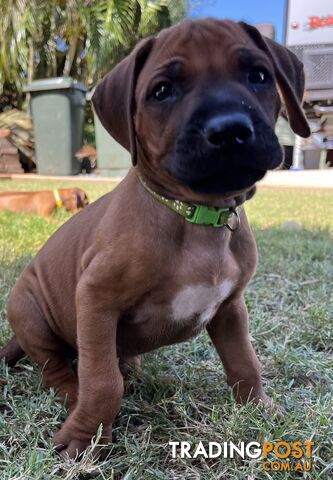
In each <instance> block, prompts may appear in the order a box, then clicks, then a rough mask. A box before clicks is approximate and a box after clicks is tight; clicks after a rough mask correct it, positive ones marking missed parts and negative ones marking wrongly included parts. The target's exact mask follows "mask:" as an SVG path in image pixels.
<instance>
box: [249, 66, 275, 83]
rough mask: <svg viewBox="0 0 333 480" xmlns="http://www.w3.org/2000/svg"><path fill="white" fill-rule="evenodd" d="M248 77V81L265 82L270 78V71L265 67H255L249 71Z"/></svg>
mask: <svg viewBox="0 0 333 480" xmlns="http://www.w3.org/2000/svg"><path fill="white" fill-rule="evenodd" d="M248 79H249V82H250V83H259V84H263V83H267V82H268V80H269V79H270V73H269V71H268V70H267V69H266V68H265V67H255V68H252V70H251V71H250V72H249V76H248Z"/></svg>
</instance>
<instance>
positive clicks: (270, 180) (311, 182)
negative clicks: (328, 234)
mask: <svg viewBox="0 0 333 480" xmlns="http://www.w3.org/2000/svg"><path fill="white" fill-rule="evenodd" d="M1 178H13V179H18V180H61V181H63V180H69V181H71V182H73V180H77V181H80V182H81V181H84V182H89V181H90V182H117V183H118V182H119V181H120V180H121V178H112V177H99V176H98V175H75V176H63V177H60V176H55V177H52V176H46V175H37V174H34V173H30V174H12V175H6V174H0V179H1ZM258 187H265V188H266V187H273V188H274V187H277V188H324V189H327V188H329V189H333V168H328V169H322V170H299V171H293V170H277V171H274V172H268V173H267V175H266V176H265V177H264V179H263V180H262V181H261V182H259V183H258Z"/></svg>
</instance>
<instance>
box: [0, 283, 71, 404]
mask: <svg viewBox="0 0 333 480" xmlns="http://www.w3.org/2000/svg"><path fill="white" fill-rule="evenodd" d="M7 316H8V321H9V323H10V325H11V327H12V329H13V331H14V333H15V337H14V338H16V342H17V345H19V346H20V348H21V350H22V351H24V352H25V353H26V354H27V355H28V356H29V357H30V358H31V359H32V360H34V361H35V362H36V363H37V364H38V365H39V367H40V368H41V370H42V376H43V385H44V386H45V387H46V388H51V387H53V388H54V389H55V391H56V393H57V395H59V396H60V397H62V398H65V397H67V406H68V408H69V409H70V410H71V409H73V407H74V406H75V404H76V400H77V392H78V381H77V376H76V373H75V372H74V370H73V368H72V367H71V364H70V362H69V360H68V359H67V358H66V353H65V352H66V345H65V344H64V343H63V342H62V341H61V340H60V339H59V338H57V337H56V335H55V334H54V333H53V332H52V330H51V329H50V327H49V325H48V323H47V321H46V319H45V318H44V315H43V313H42V312H41V310H40V308H39V306H38V304H37V302H36V301H35V299H34V297H33V296H32V295H31V294H27V291H26V290H24V289H21V288H20V285H19V283H18V284H17V285H16V287H15V288H14V290H13V291H12V294H11V296H10V300H9V303H8V306H7Z"/></svg>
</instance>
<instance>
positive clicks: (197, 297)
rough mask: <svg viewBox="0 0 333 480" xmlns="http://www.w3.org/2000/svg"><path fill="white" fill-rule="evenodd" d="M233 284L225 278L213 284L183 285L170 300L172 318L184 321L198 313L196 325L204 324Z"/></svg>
mask: <svg viewBox="0 0 333 480" xmlns="http://www.w3.org/2000/svg"><path fill="white" fill-rule="evenodd" d="M233 286H234V282H232V281H231V280H228V279H226V280H223V282H221V283H219V284H218V285H214V286H203V285H196V286H187V287H185V288H184V289H183V290H181V291H180V292H179V293H177V295H176V296H175V298H174V299H173V301H172V304H171V309H172V319H173V320H174V321H176V322H186V321H187V320H191V319H192V318H193V317H194V316H195V315H198V327H202V326H204V325H205V324H206V323H207V322H209V320H211V318H212V317H213V316H214V314H215V313H216V310H217V309H218V307H219V306H220V305H221V303H222V302H223V301H224V300H225V299H226V298H227V297H228V296H229V295H230V293H231V290H232V288H233Z"/></svg>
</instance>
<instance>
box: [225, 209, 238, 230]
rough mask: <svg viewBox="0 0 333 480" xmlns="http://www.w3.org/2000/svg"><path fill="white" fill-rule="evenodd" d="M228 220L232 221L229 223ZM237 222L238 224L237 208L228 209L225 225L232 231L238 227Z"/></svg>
mask: <svg viewBox="0 0 333 480" xmlns="http://www.w3.org/2000/svg"><path fill="white" fill-rule="evenodd" d="M229 222H232V223H229ZM239 224H240V218H239V213H238V209H237V208H235V209H230V215H229V218H228V222H227V224H226V227H227V228H228V229H229V230H230V231H231V232H234V231H235V230H237V228H238V227H239Z"/></svg>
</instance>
